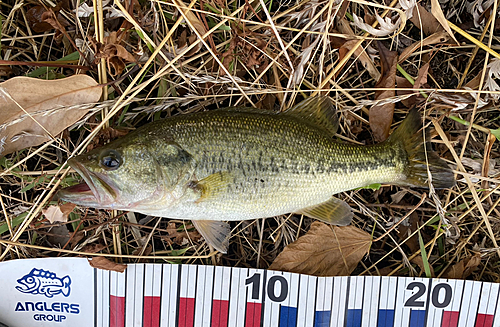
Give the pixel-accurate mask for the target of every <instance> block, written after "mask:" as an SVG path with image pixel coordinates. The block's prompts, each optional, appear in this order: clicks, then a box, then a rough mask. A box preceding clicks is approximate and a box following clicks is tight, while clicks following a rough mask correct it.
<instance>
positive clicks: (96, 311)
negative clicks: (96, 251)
mask: <svg viewBox="0 0 500 327" xmlns="http://www.w3.org/2000/svg"><path fill="white" fill-rule="evenodd" d="M98 283H100V279H98V278H97V268H94V326H97V317H98V316H99V311H100V310H101V308H99V307H98V306H97V303H98V300H97V299H98V296H97V292H98V290H99V292H100V289H101V287H98Z"/></svg>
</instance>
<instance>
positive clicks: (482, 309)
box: [475, 284, 491, 327]
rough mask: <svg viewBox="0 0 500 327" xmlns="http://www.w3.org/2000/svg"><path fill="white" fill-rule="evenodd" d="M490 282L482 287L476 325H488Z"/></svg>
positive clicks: (479, 326) (480, 326) (483, 326)
mask: <svg viewBox="0 0 500 327" xmlns="http://www.w3.org/2000/svg"><path fill="white" fill-rule="evenodd" d="M490 288H491V287H490V284H484V285H483V286H482V289H481V295H480V299H479V306H478V308H477V315H476V323H475V326H476V327H487V325H486V318H487V316H488V315H487V314H486V308H487V306H488V300H489V297H490ZM489 327H491V326H489Z"/></svg>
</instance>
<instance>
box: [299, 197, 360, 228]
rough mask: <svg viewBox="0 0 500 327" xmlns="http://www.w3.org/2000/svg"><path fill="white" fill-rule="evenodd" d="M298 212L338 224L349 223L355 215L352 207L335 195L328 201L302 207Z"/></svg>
mask: <svg viewBox="0 0 500 327" xmlns="http://www.w3.org/2000/svg"><path fill="white" fill-rule="evenodd" d="M297 213H299V214H302V215H305V216H308V217H310V218H314V219H318V220H321V221H323V222H325V223H327V224H332V225H337V226H346V225H349V224H350V223H351V220H352V217H353V216H354V214H353V213H352V210H351V207H350V206H349V205H348V204H347V203H346V202H345V201H342V200H339V199H337V198H334V197H332V198H331V199H330V200H328V201H326V202H323V203H320V204H316V205H313V206H310V207H307V208H304V209H301V210H299V211H298V212H297Z"/></svg>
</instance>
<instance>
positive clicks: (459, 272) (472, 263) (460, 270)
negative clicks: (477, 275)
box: [444, 253, 481, 279]
mask: <svg viewBox="0 0 500 327" xmlns="http://www.w3.org/2000/svg"><path fill="white" fill-rule="evenodd" d="M480 263H481V254H479V253H477V254H475V255H474V256H470V257H467V258H465V259H463V260H460V261H459V262H457V263H456V264H454V265H453V266H451V267H449V268H448V269H447V271H446V273H445V274H444V277H445V278H450V279H465V278H467V277H469V276H470V275H471V274H472V273H473V272H474V270H475V269H476V268H477V266H479V264H480Z"/></svg>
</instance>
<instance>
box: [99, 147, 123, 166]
mask: <svg viewBox="0 0 500 327" xmlns="http://www.w3.org/2000/svg"><path fill="white" fill-rule="evenodd" d="M100 157H101V158H100V163H101V166H102V167H103V168H104V169H106V170H115V169H118V167H120V165H121V164H122V157H121V155H120V154H119V153H118V151H115V150H105V151H104V152H103V153H101V156H100Z"/></svg>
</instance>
